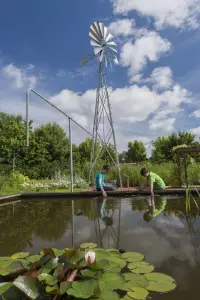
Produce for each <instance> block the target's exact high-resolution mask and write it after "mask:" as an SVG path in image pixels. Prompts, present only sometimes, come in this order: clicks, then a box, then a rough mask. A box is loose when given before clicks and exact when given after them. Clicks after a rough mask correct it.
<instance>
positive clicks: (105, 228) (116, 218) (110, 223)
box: [94, 198, 121, 249]
mask: <svg viewBox="0 0 200 300" xmlns="http://www.w3.org/2000/svg"><path fill="white" fill-rule="evenodd" d="M108 203H109V200H107V199H106V198H103V200H102V198H101V199H97V201H96V207H95V208H94V209H95V210H96V214H97V216H98V219H96V220H94V226H95V232H96V237H97V244H98V246H99V247H101V248H111V247H112V248H117V249H119V243H120V219H121V201H120V200H118V201H117V205H114V207H113V208H112V210H111V213H110V212H109V209H108V207H107V204H108Z"/></svg>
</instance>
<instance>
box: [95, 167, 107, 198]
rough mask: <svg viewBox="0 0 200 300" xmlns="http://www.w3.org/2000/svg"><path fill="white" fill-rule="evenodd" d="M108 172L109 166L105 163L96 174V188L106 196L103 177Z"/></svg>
mask: <svg viewBox="0 0 200 300" xmlns="http://www.w3.org/2000/svg"><path fill="white" fill-rule="evenodd" d="M108 172H109V167H108V166H107V165H105V166H103V169H102V170H101V171H100V172H99V173H98V174H97V176H96V190H97V191H99V192H100V191H101V192H102V195H103V196H104V197H105V198H106V197H107V194H106V192H105V190H106V187H105V178H104V175H105V174H107V173H108Z"/></svg>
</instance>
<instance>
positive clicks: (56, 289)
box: [46, 284, 60, 295]
mask: <svg viewBox="0 0 200 300" xmlns="http://www.w3.org/2000/svg"><path fill="white" fill-rule="evenodd" d="M46 292H47V294H51V295H59V294H60V290H59V287H58V285H57V284H56V285H54V286H47V287H46Z"/></svg>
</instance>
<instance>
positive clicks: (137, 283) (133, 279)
mask: <svg viewBox="0 0 200 300" xmlns="http://www.w3.org/2000/svg"><path fill="white" fill-rule="evenodd" d="M123 275H124V278H125V281H129V282H130V283H131V284H132V286H134V287H143V288H146V287H147V286H148V284H149V281H148V280H147V279H146V278H145V276H144V275H140V274H134V273H124V274H123Z"/></svg>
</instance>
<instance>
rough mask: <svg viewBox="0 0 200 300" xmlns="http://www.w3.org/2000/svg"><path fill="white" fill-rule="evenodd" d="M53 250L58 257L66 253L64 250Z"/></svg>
mask: <svg viewBox="0 0 200 300" xmlns="http://www.w3.org/2000/svg"><path fill="white" fill-rule="evenodd" d="M52 250H53V252H54V254H55V256H56V257H59V256H61V255H63V253H64V250H59V249H56V248H52Z"/></svg>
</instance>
